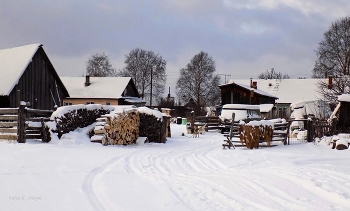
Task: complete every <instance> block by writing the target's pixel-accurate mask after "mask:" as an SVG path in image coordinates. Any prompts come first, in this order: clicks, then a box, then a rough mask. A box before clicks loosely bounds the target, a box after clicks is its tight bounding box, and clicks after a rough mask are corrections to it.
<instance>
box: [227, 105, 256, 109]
mask: <svg viewBox="0 0 350 211" xmlns="http://www.w3.org/2000/svg"><path fill="white" fill-rule="evenodd" d="M222 109H245V110H260V106H259V105H246V104H225V105H223V106H222Z"/></svg>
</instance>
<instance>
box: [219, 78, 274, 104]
mask: <svg viewBox="0 0 350 211" xmlns="http://www.w3.org/2000/svg"><path fill="white" fill-rule="evenodd" d="M219 87H220V90H221V103H222V105H225V104H249V105H260V104H275V101H276V100H277V99H278V97H276V96H275V95H272V94H270V93H267V92H265V91H262V90H260V89H258V88H257V84H256V83H252V84H251V85H250V86H249V85H245V84H241V83H236V82H233V81H231V82H230V83H227V84H223V85H220V86H219Z"/></svg>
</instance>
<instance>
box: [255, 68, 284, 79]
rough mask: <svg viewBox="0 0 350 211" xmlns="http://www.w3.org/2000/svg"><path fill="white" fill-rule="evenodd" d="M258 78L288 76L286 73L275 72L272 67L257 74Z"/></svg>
mask: <svg viewBox="0 0 350 211" xmlns="http://www.w3.org/2000/svg"><path fill="white" fill-rule="evenodd" d="M258 78H259V79H288V78H290V76H289V75H288V74H283V75H282V73H281V72H276V71H275V69H274V68H271V71H268V70H266V72H264V73H261V74H260V75H259V76H258Z"/></svg>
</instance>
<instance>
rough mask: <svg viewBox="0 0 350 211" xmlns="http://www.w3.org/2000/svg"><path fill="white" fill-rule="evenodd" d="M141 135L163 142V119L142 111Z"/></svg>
mask: <svg viewBox="0 0 350 211" xmlns="http://www.w3.org/2000/svg"><path fill="white" fill-rule="evenodd" d="M139 130H140V136H142V137H147V139H148V141H149V142H156V143H163V142H164V141H162V138H161V135H162V121H161V120H160V119H158V118H157V117H155V116H153V115H149V114H146V113H140V129H139Z"/></svg>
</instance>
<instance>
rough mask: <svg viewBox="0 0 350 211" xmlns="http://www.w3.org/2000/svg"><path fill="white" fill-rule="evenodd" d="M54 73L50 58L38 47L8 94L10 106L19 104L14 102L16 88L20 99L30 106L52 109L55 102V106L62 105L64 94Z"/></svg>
mask: <svg viewBox="0 0 350 211" xmlns="http://www.w3.org/2000/svg"><path fill="white" fill-rule="evenodd" d="M54 73H55V70H54V68H53V66H52V64H51V63H50V60H49V59H48V57H47V56H46V54H45V52H44V50H43V49H42V48H39V49H38V51H37V52H36V53H35V55H34V56H33V58H32V61H31V62H30V63H29V65H28V67H27V68H26V70H25V71H24V73H23V75H22V76H21V78H20V79H19V82H18V84H17V85H16V86H15V88H14V89H13V90H12V92H11V94H10V107H13V108H14V107H18V106H19V105H17V104H18V103H17V102H16V90H18V89H19V90H20V91H21V92H20V93H21V94H20V99H21V101H26V102H30V108H34V109H44V110H53V109H54V106H55V102H56V104H57V106H62V103H63V98H64V96H65V95H64V91H63V87H62V86H61V85H60V83H58V82H57V81H56V77H55V76H54ZM56 84H57V89H56ZM51 92H52V95H53V97H54V100H53V98H52V95H51Z"/></svg>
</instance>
